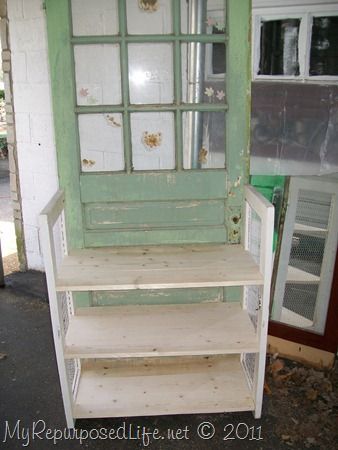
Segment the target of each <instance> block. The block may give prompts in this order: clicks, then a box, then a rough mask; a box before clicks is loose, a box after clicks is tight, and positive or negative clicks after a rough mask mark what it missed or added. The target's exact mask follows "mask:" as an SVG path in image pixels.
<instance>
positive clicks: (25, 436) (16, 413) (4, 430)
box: [0, 187, 336, 450]
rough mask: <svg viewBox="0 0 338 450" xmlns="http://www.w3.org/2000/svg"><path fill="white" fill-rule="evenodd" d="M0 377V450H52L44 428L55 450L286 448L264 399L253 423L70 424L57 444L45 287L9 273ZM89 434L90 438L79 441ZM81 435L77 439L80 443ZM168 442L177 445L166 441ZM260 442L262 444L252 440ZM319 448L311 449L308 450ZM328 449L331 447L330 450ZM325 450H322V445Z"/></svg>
mask: <svg viewBox="0 0 338 450" xmlns="http://www.w3.org/2000/svg"><path fill="white" fill-rule="evenodd" d="M1 192H7V191H6V188H5V187H2V191H1ZM8 201H9V200H8ZM3 211H6V209H4V210H3ZM0 213H1V211H0ZM7 213H10V211H7ZM9 218H10V214H9ZM0 220H1V214H0ZM0 376H1V383H0V449H8V450H16V449H22V448H24V447H28V448H32V449H34V450H46V449H49V448H53V440H51V439H52V438H53V435H51V434H48V433H47V429H48V428H50V429H51V430H53V433H55V437H56V438H58V440H57V448H60V449H64V450H68V449H72V450H76V449H83V448H86V449H92V450H94V449H95V450H100V449H107V450H108V449H115V448H116V449H122V450H123V449H134V448H135V449H137V448H150V449H155V450H158V449H163V450H173V449H196V450H199V449H211V448H212V449H223V448H229V449H236V450H244V449H253V450H272V449H281V450H284V449H289V448H290V446H289V445H287V444H286V443H285V442H284V441H283V440H282V439H281V438H280V437H278V434H277V433H276V432H275V430H276V426H277V425H279V427H280V425H281V423H282V422H281V420H282V419H283V417H279V413H278V412H277V415H276V412H273V411H276V405H273V401H274V399H273V397H271V396H265V398H264V404H263V415H262V419H260V420H255V419H254V418H253V416H252V414H251V413H235V414H208V415H180V416H161V417H135V418H119V419H104V420H79V421H77V423H76V429H77V433H78V435H77V436H78V439H77V440H74V439H70V438H69V436H68V438H67V437H63V438H62V439H59V438H60V435H61V433H63V432H64V430H65V418H64V413H63V406H62V400H61V393H60V388H59V381H58V374H57V366H56V361H55V354H54V347H53V340H52V330H51V323H50V315H49V306H48V296H47V290H46V283H45V278H44V274H42V273H39V272H33V271H28V272H26V273H19V272H17V273H12V274H10V275H8V276H6V287H5V288H3V289H0ZM275 400H276V399H275ZM272 406H274V407H272ZM277 411H279V410H278V407H277ZM206 422H207V423H206ZM201 424H202V426H201ZM240 424H241V425H240ZM34 427H35V429H34ZM121 427H122V428H121ZM129 427H131V429H130V436H129V437H128V433H127V436H126V438H124V436H123V433H122V431H123V429H126V430H127V431H128V430H129ZM138 427H140V428H138ZM142 427H145V428H146V429H147V430H148V431H154V429H156V428H157V429H158V430H159V433H160V435H161V436H163V438H161V439H160V440H156V441H155V440H152V441H150V443H149V444H148V442H147V440H146V439H145V440H143V439H142V435H140V433H139V435H140V439H136V437H137V432H138V430H141V429H142ZM237 427H238V428H237ZM103 428H104V429H107V430H108V431H109V430H111V429H115V430H116V429H118V428H119V433H121V434H120V435H119V436H120V437H122V439H115V440H109V439H108V440H104V439H101V440H100V439H99V438H98V436H97V435H98V433H99V432H100V433H101V435H103V434H104V433H105V430H102V429H103ZM236 428H237V430H238V435H237V436H236ZM43 429H44V431H42V430H43ZM283 429H284V428H283ZM100 430H101V431H100ZM198 430H200V431H201V432H203V431H204V432H205V433H206V434H207V432H208V431H210V430H211V431H214V432H215V434H214V436H213V437H212V438H210V439H206V438H204V439H203V438H202V437H200V435H199V434H198ZM246 430H249V434H248V436H247V438H245V439H243V436H245V431H246ZM34 431H35V432H36V434H35V435H34ZM89 433H91V437H88V438H87V439H86V436H88V434H89ZM168 433H169V436H168ZM286 433H287V430H286ZM80 435H82V437H83V442H82V444H81V442H80V439H79V438H80ZM173 435H174V436H175V437H176V439H173ZM259 436H261V438H262V439H260V440H259V439H258V438H259ZM48 437H49V439H48ZM227 437H228V439H227ZM147 444H148V445H147ZM294 448H295V447H294ZM302 448H304V449H305V448H308V446H304V447H302V446H298V447H297V450H301V449H302ZM319 448H320V447H315V446H311V449H313V450H318V449H319ZM331 448H332V449H334V448H336V447H335V445H334V444H333V446H332V447H330V449H331ZM326 449H327V450H328V449H329V447H327V446H326Z"/></svg>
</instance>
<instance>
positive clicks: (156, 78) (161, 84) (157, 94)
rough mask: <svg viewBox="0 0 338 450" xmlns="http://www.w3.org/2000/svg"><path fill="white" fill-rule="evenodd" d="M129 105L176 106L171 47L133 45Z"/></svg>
mask: <svg viewBox="0 0 338 450" xmlns="http://www.w3.org/2000/svg"><path fill="white" fill-rule="evenodd" d="M128 53H129V87H130V102H131V103H133V104H140V103H148V104H149V103H150V104H153V103H173V101H174V99H173V84H174V83H173V75H174V69H173V51H172V44H167V43H165V44H130V45H129V46H128Z"/></svg>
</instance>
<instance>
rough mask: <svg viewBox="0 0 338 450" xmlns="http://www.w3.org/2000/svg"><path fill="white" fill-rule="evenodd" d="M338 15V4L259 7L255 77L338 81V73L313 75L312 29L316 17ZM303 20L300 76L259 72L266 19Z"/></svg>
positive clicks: (255, 19)
mask: <svg viewBox="0 0 338 450" xmlns="http://www.w3.org/2000/svg"><path fill="white" fill-rule="evenodd" d="M327 16H338V4H337V5H332V4H331V5H307V6H298V7H292V6H287V7H275V8H259V9H257V10H256V11H255V10H254V11H253V17H252V23H253V39H252V78H253V80H274V81H295V82H297V81H298V82H299V81H302V82H311V83H313V82H323V81H325V82H326V83H337V81H338V75H310V74H309V70H310V50H311V35H312V34H311V32H312V23H313V18H314V17H327ZM283 19H300V21H301V22H300V28H299V37H298V61H299V75H259V74H258V71H259V62H260V39H261V26H262V21H265V20H283Z"/></svg>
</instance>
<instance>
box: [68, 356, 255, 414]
mask: <svg viewBox="0 0 338 450" xmlns="http://www.w3.org/2000/svg"><path fill="white" fill-rule="evenodd" d="M253 409H254V401H253V398H252V395H251V392H250V390H249V388H248V385H247V381H246V378H245V374H244V372H243V369H242V365H241V362H240V356H239V355H226V356H224V355H222V356H209V357H170V358H155V359H151V358H149V359H129V360H115V361H114V360H102V359H101V360H84V361H83V364H82V368H81V377H80V382H79V387H78V392H77V397H76V401H75V407H74V417H75V418H90V417H92V418H94V417H128V416H129V417H130V416H146V415H147V416H150V415H164V414H194V413H213V412H232V411H252V410H253Z"/></svg>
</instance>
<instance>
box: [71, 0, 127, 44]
mask: <svg viewBox="0 0 338 450" xmlns="http://www.w3.org/2000/svg"><path fill="white" fill-rule="evenodd" d="M72 21H73V34H74V36H101V35H102V36H104V35H111V34H118V32H119V25H118V8H117V0H95V1H93V0H72Z"/></svg>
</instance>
